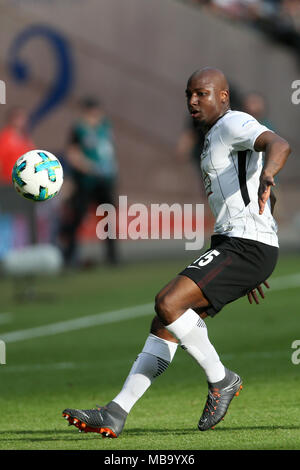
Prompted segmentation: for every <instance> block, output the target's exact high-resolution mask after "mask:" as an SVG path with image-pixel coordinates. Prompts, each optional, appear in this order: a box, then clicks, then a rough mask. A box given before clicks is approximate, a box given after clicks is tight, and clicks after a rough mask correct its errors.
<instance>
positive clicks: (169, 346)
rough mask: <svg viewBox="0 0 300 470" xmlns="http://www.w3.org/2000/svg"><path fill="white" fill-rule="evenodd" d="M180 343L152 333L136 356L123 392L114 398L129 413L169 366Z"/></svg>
mask: <svg viewBox="0 0 300 470" xmlns="http://www.w3.org/2000/svg"><path fill="white" fill-rule="evenodd" d="M177 346H178V344H177V343H173V342H171V341H167V340H164V339H162V338H159V337H158V336H155V335H153V334H151V333H150V335H149V336H148V338H147V340H146V343H145V345H144V348H143V350H142V352H141V353H140V354H139V355H138V357H137V358H136V360H135V362H134V364H133V366H132V368H131V370H130V372H129V375H128V377H127V379H126V381H125V383H124V385H123V388H122V390H121V392H120V393H119V394H118V395H117V396H116V397H115V398H114V399H113V400H112V401H114V402H115V403H117V404H118V405H119V406H120V407H121V408H123V410H125V411H126V412H127V413H129V411H130V410H131V408H132V407H133V405H134V404H135V403H136V402H137V401H138V400H139V399H140V398H141V396H142V395H144V393H145V392H146V390H147V389H148V388H149V387H150V385H151V384H152V383H153V381H154V380H155V379H156V378H157V377H159V376H160V375H161V374H162V373H163V372H164V371H165V370H166V369H167V367H168V366H169V364H170V363H171V361H172V360H173V357H174V355H175V352H176V349H177Z"/></svg>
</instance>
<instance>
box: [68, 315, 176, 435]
mask: <svg viewBox="0 0 300 470" xmlns="http://www.w3.org/2000/svg"><path fill="white" fill-rule="evenodd" d="M177 345H178V343H177V340H176V339H175V338H174V337H173V335H172V334H171V333H169V332H168V330H166V329H165V328H164V326H163V325H162V323H161V322H160V320H159V318H158V317H155V318H154V319H153V321H152V324H151V329H150V334H149V336H148V338H147V339H146V342H145V344H144V347H143V349H142V351H141V352H140V354H138V356H137V358H136V360H135V361H134V363H133V365H132V367H131V370H130V372H129V374H128V376H127V378H126V380H125V382H124V385H123V387H122V389H121V391H120V392H119V393H118V395H117V396H116V397H115V398H114V399H113V400H112V401H111V402H109V403H108V404H107V405H106V406H105V407H99V409H96V410H76V409H66V410H64V412H63V415H64V416H65V417H66V418H67V419H68V421H69V423H70V424H74V425H75V426H77V427H78V428H79V429H80V430H84V431H85V432H88V431H93V432H99V433H101V434H102V435H103V436H104V437H118V436H119V434H120V433H121V432H122V429H123V427H124V425H125V421H126V418H127V416H128V413H129V412H130V411H131V409H132V407H133V406H134V405H135V403H136V402H137V401H138V400H139V399H140V398H141V397H142V396H143V395H144V393H145V392H146V391H147V390H148V388H149V387H150V385H151V384H152V383H153V382H154V380H156V378H157V377H159V376H160V375H161V374H162V373H163V372H164V371H165V370H166V369H167V368H168V366H169V365H170V363H171V362H172V360H173V358H174V355H175V353H176V349H177Z"/></svg>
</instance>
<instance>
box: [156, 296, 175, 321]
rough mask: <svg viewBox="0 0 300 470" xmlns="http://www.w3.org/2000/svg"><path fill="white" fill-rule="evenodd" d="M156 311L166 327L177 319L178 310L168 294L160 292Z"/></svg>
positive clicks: (157, 297)
mask: <svg viewBox="0 0 300 470" xmlns="http://www.w3.org/2000/svg"><path fill="white" fill-rule="evenodd" d="M155 311H156V313H157V316H158V317H159V319H160V321H161V322H162V323H163V324H164V325H169V324H170V323H172V322H173V321H174V320H175V318H176V309H175V306H174V303H173V302H172V297H171V296H170V295H169V294H168V293H161V292H159V293H158V294H157V295H156V297H155Z"/></svg>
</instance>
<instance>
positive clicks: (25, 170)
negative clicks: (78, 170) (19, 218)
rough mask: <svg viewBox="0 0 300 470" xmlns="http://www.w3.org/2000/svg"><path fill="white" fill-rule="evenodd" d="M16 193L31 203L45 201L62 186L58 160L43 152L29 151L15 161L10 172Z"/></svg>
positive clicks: (61, 171)
mask: <svg viewBox="0 0 300 470" xmlns="http://www.w3.org/2000/svg"><path fill="white" fill-rule="evenodd" d="M12 181H13V185H14V187H15V189H16V191H17V192H18V193H19V194H21V195H22V196H24V197H25V198H27V199H31V200H32V201H47V200H48V199H51V198H52V197H54V196H55V195H56V194H57V193H58V192H59V190H60V188H61V186H62V184H63V169H62V166H61V163H60V161H59V160H58V158H57V157H56V156H55V155H53V154H52V153H50V152H48V151H45V150H31V151H30V152H27V153H25V154H24V155H22V157H20V158H18V160H17V161H16V163H15V165H14V167H13V171H12Z"/></svg>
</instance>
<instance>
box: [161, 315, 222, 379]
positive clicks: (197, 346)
mask: <svg viewBox="0 0 300 470" xmlns="http://www.w3.org/2000/svg"><path fill="white" fill-rule="evenodd" d="M165 328H166V329H167V330H168V331H169V332H170V333H172V334H173V335H174V336H175V337H176V338H177V339H178V340H179V341H180V344H181V346H182V348H183V349H184V350H186V351H187V352H188V353H189V354H190V355H191V356H192V357H193V358H194V359H195V360H196V362H197V363H198V364H199V365H200V366H201V367H202V368H203V369H204V372H205V374H206V377H207V380H208V382H210V383H215V382H219V381H220V380H222V379H223V378H224V377H225V368H224V366H223V364H222V362H221V361H220V358H219V356H218V354H217V352H216V350H215V348H214V347H213V345H212V344H211V342H210V341H209V339H208V335H207V328H206V324H205V322H204V321H203V320H202V319H201V318H200V317H199V315H198V314H197V313H196V312H195V311H194V310H192V309H191V308H190V309H188V310H187V311H186V312H184V313H183V314H182V315H181V317H179V318H177V320H175V321H174V322H173V323H171V324H170V325H168V326H166V327H165Z"/></svg>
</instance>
